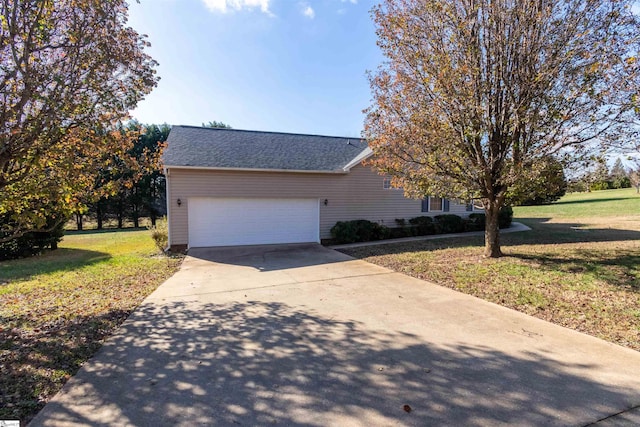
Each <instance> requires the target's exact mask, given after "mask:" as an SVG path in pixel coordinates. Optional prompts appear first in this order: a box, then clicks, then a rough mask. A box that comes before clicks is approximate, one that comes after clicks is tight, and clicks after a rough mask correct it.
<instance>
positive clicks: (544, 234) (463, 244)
mask: <svg viewBox="0 0 640 427" xmlns="http://www.w3.org/2000/svg"><path fill="white" fill-rule="evenodd" d="M515 221H517V222H521V223H523V224H525V225H527V226H529V227H531V230H530V231H523V232H516V233H501V235H500V241H501V244H502V247H503V250H504V252H505V254H507V255H510V253H509V247H510V246H520V245H555V244H562V243H588V242H617V241H638V240H640V231H635V230H618V229H609V228H606V229H604V228H589V229H585V228H583V225H584V224H580V223H577V222H576V223H549V222H548V221H549V218H516V219H515ZM483 246H484V236H462V237H450V238H446V239H433V240H420V241H413V242H398V243H384V241H381V242H380V244H379V245H375V246H368V247H367V246H365V247H360V248H350V249H339V251H340V252H344V253H346V254H349V255H351V256H355V257H357V258H362V257H364V256H370V255H374V254H375V255H392V254H401V253H405V252H415V251H431V250H442V249H456V248H468V247H483Z"/></svg>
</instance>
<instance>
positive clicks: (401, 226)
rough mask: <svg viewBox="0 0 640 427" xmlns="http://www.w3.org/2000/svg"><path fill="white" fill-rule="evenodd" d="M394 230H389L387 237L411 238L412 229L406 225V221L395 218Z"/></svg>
mask: <svg viewBox="0 0 640 427" xmlns="http://www.w3.org/2000/svg"><path fill="white" fill-rule="evenodd" d="M395 221H396V225H397V227H396V228H392V229H390V230H389V237H391V238H392V239H395V238H399V237H411V236H413V235H414V234H413V227H411V225H409V224H408V223H407V220H406V219H404V218H396V220H395Z"/></svg>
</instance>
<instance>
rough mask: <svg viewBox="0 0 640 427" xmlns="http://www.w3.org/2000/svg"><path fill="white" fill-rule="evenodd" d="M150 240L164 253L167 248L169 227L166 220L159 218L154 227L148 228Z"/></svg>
mask: <svg viewBox="0 0 640 427" xmlns="http://www.w3.org/2000/svg"><path fill="white" fill-rule="evenodd" d="M149 230H150V231H151V238H152V239H153V242H154V243H155V244H156V247H157V248H158V249H160V251H162V252H164V251H165V249H167V246H169V226H168V225H167V218H161V219H159V220H157V221H156V225H155V227H150V228H149Z"/></svg>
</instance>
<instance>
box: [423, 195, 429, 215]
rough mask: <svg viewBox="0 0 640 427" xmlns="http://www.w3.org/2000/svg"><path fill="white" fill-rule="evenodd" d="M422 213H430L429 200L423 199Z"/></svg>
mask: <svg viewBox="0 0 640 427" xmlns="http://www.w3.org/2000/svg"><path fill="white" fill-rule="evenodd" d="M422 212H429V198H428V197H427V198H426V199H422Z"/></svg>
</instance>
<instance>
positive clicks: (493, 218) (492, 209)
mask: <svg viewBox="0 0 640 427" xmlns="http://www.w3.org/2000/svg"><path fill="white" fill-rule="evenodd" d="M486 205H487V206H485V208H484V213H485V219H486V223H485V230H484V256H485V257H487V258H499V257H501V256H502V250H501V249H500V225H499V222H498V215H499V214H500V204H499V203H498V202H497V201H491V202H489V203H487V204H486Z"/></svg>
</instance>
